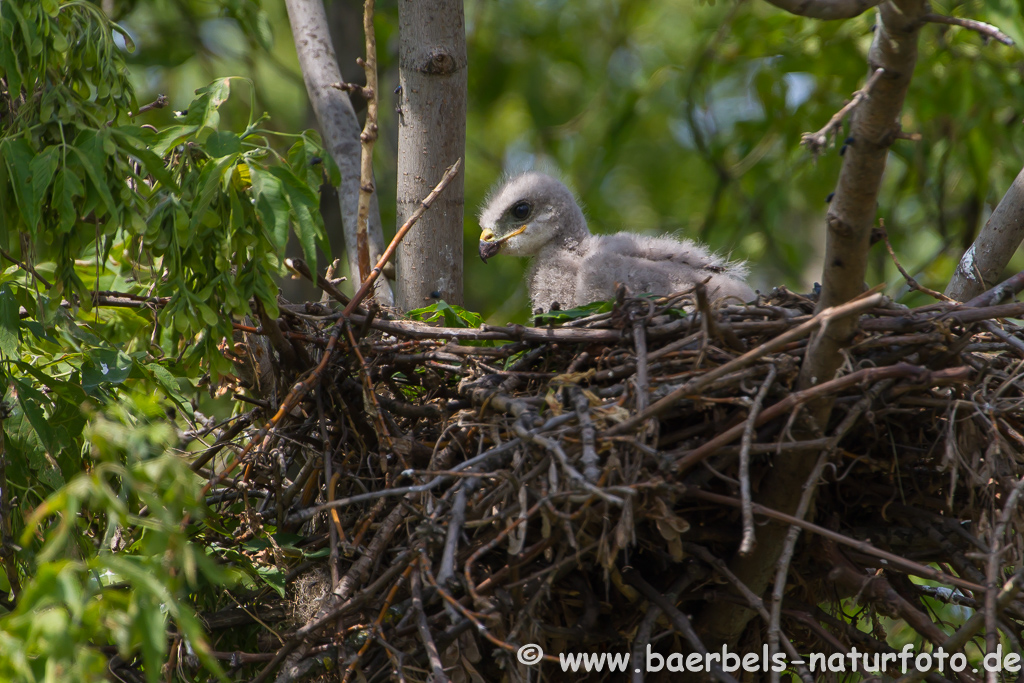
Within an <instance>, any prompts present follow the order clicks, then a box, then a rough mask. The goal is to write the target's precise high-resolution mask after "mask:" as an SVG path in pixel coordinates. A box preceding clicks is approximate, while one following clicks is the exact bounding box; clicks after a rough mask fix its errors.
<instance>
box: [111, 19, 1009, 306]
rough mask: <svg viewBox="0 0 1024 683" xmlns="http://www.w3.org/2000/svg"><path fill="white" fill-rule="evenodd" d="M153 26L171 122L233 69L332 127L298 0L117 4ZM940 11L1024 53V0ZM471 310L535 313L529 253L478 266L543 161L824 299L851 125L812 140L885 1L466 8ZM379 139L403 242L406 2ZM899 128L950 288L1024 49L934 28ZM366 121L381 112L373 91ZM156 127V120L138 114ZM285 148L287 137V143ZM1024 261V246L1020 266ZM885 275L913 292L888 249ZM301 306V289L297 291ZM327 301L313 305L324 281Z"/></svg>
mask: <svg viewBox="0 0 1024 683" xmlns="http://www.w3.org/2000/svg"><path fill="white" fill-rule="evenodd" d="M100 4H102V5H103V7H104V9H106V10H107V12H108V13H109V14H110V15H111V16H112V17H114V18H115V20H117V21H118V22H119V23H121V24H122V26H123V27H124V28H126V29H127V30H128V32H129V33H130V34H131V35H132V37H133V38H134V40H135V42H136V45H137V49H136V50H135V52H134V53H133V54H132V55H130V60H131V64H132V70H133V78H134V79H135V81H136V83H137V87H138V89H139V93H138V96H139V102H140V103H143V102H148V101H150V100H151V99H153V98H155V96H156V94H158V93H164V94H166V95H168V97H169V98H170V101H171V106H170V107H169V108H168V109H164V110H158V111H154V112H151V113H149V114H147V115H146V116H148V117H152V118H151V119H149V122H151V123H157V122H161V123H162V122H166V121H169V120H170V119H171V117H172V116H173V113H172V111H171V110H172V109H183V108H185V107H186V106H187V104H188V102H189V101H190V100H191V99H192V96H193V91H194V90H195V89H196V88H198V87H201V86H203V85H206V84H207V83H209V82H210V81H211V80H213V79H214V78H216V77H222V76H232V75H234V76H243V77H247V78H249V79H251V81H252V82H253V83H254V84H255V94H254V97H255V102H256V108H257V112H256V113H257V114H260V113H262V112H263V111H266V112H267V113H269V114H270V116H271V121H270V122H269V125H268V126H267V127H268V128H272V129H275V130H280V131H285V132H297V131H299V130H302V129H304V128H309V127H315V126H316V123H315V120H314V119H313V117H312V113H311V111H310V109H309V105H308V101H307V98H306V92H305V88H304V86H303V82H302V76H301V74H300V72H299V67H298V63H297V60H296V57H295V49H294V45H293V44H292V38H291V32H290V28H289V24H288V17H287V13H286V11H285V8H284V2H283V0H261V1H255V0H217V1H213V0H211V1H200V0H146V1H145V2H138V1H135V0H102V1H101V3H100ZM326 6H327V9H328V14H329V17H330V21H331V23H332V27H331V31H332V36H333V39H334V43H335V49H336V52H337V54H338V59H339V62H340V64H341V68H342V73H343V75H344V76H345V78H346V80H349V81H353V82H362V81H363V73H362V69H361V68H360V67H358V66H357V65H356V63H355V59H356V57H358V56H361V55H362V54H363V50H364V43H363V36H362V31H361V16H362V3H361V2H356V1H355V0H327V2H326ZM933 9H934V11H936V12H940V13H943V14H954V15H957V16H963V17H970V18H974V19H979V20H982V21H987V22H990V23H993V24H995V25H997V26H998V27H999V28H1001V29H1002V30H1003V31H1004V32H1006V33H1008V34H1009V35H1010V36H1011V37H1013V38H1014V39H1015V40H1016V41H1017V44H1018V46H1020V45H1022V44H1024V0H989V1H987V2H979V1H975V2H965V3H946V2H935V3H933ZM465 11H466V31H467V44H468V53H469V106H468V111H469V115H468V126H467V141H466V166H465V184H466V215H465V231H464V250H465V264H466V274H465V283H466V284H465V306H466V307H467V308H469V309H471V310H475V311H478V312H480V313H482V314H483V315H484V317H485V319H487V320H488V321H489V322H491V323H494V324H502V323H505V322H508V321H515V322H525V321H526V320H527V316H528V313H529V311H528V299H527V295H526V289H525V286H524V285H523V281H522V272H523V269H524V268H525V266H526V263H525V262H524V261H523V260H521V259H515V258H512V257H501V256H499V257H498V258H495V259H492V260H491V261H489V262H488V263H487V264H486V265H484V264H483V263H481V261H480V260H479V258H478V257H477V255H476V254H477V237H478V235H479V227H478V226H477V223H476V213H477V211H478V210H479V207H480V205H481V204H482V203H483V201H484V199H485V197H486V195H487V192H488V190H489V189H490V188H491V187H492V186H493V185H494V184H495V183H496V182H498V181H499V180H500V179H501V178H502V177H503V175H504V174H507V173H514V172H518V171H523V170H526V169H529V168H538V169H540V170H545V171H547V172H550V173H553V174H555V175H559V176H560V177H562V178H563V179H564V180H565V181H566V182H567V184H569V185H570V186H571V187H572V188H573V189H574V190H575V191H576V193H577V194H578V196H579V198H580V200H581V203H582V205H583V206H584V209H585V212H586V214H587V217H588V220H589V223H590V227H591V230H592V231H593V232H614V231H616V230H620V229H628V230H633V231H639V232H644V233H649V234H664V233H668V234H673V235H677V236H680V237H688V238H692V239H698V240H700V241H702V242H705V243H707V244H709V245H710V246H711V247H713V248H714V249H716V250H719V251H723V252H728V253H731V254H732V256H733V257H734V258H737V259H747V260H749V261H751V265H752V271H753V278H752V284H753V285H754V286H755V288H758V289H761V290H762V291H768V290H770V289H771V288H772V287H774V286H778V285H786V286H788V287H790V288H792V289H795V290H797V291H807V290H809V289H810V288H811V287H812V286H813V284H814V282H815V280H816V279H817V278H818V276H819V273H820V269H821V254H822V251H823V246H824V216H825V210H826V207H827V203H826V202H827V197H828V195H829V193H830V192H832V190H833V189H834V186H835V182H836V179H837V177H838V172H839V165H840V161H841V158H840V153H841V150H842V145H843V138H845V137H846V136H845V133H844V134H843V135H842V136H841V137H840V140H839V141H838V144H837V145H836V147H835V148H834V149H831V150H829V151H828V152H826V153H825V154H823V155H821V156H820V157H818V158H814V157H813V156H812V155H811V154H809V153H808V152H807V151H806V150H805V149H803V148H802V147H800V144H799V143H800V137H801V134H802V133H805V132H813V131H816V130H818V129H820V128H821V127H823V126H824V125H825V124H826V123H827V122H828V120H829V118H830V117H831V116H832V114H833V113H835V112H836V111H837V110H838V109H839V108H841V107H842V106H843V104H844V103H845V102H846V101H847V100H848V99H849V97H850V96H851V94H852V93H853V92H854V91H855V90H856V89H858V88H859V87H861V85H863V83H864V80H865V78H866V76H867V66H866V54H867V50H868V47H869V45H870V42H871V38H872V30H873V21H874V12H867V13H865V14H864V15H862V16H861V17H859V18H856V19H851V20H847V21H837V22H821V21H814V20H807V19H800V18H796V17H792V16H790V15H788V14H786V13H785V12H782V11H780V10H777V9H775V8H774V7H772V6H770V5H769V4H767V3H766V2H763V1H762V0H757V1H755V0H740V1H739V2H733V1H730V2H722V1H721V0H719V1H718V2H712V3H708V2H699V1H697V0H572V1H570V0H466V4H465ZM375 24H376V31H377V49H378V59H379V62H380V80H381V88H380V94H381V107H380V112H381V128H382V130H381V139H380V141H379V142H378V143H377V146H376V149H375V168H376V176H377V187H378V192H379V194H380V206H381V213H382V221H383V224H384V226H385V239H390V237H391V235H392V234H393V233H394V229H395V210H394V197H395V177H396V162H395V160H396V153H397V130H396V113H395V96H394V95H393V94H392V91H393V89H394V88H395V86H396V85H397V83H398V10H397V3H396V2H395V0H379V1H378V3H377V8H376V20H375ZM920 46H921V51H920V52H921V54H920V57H919V61H918V66H917V70H916V72H915V77H914V80H913V82H912V85H911V89H910V93H909V96H908V98H907V103H906V106H905V108H904V115H903V120H902V125H903V130H904V131H905V132H907V133H916V134H919V135H920V136H921V139H920V140H919V141H910V140H900V141H897V142H896V143H895V144H894V145H893V147H892V151H891V154H890V160H889V165H888V169H887V171H886V176H885V180H884V186H883V190H882V194H881V196H880V202H879V203H880V206H879V216H880V217H881V218H883V219H884V221H885V225H886V227H887V228H888V230H889V234H890V236H891V239H892V241H893V245H894V247H895V249H896V252H897V254H898V256H899V258H900V260H901V261H902V263H903V265H904V266H905V267H906V269H907V270H908V271H909V272H910V274H911V275H914V276H915V277H917V278H918V280H919V281H920V282H921V283H922V284H924V285H926V286H929V287H932V288H935V289H938V290H942V289H943V288H944V286H945V283H946V281H947V280H948V279H949V277H950V275H951V274H952V272H953V269H954V267H955V265H956V263H957V261H958V260H959V258H960V255H961V254H962V253H963V251H964V249H965V248H966V246H968V245H970V243H971V242H972V241H973V238H974V235H975V234H976V233H977V231H978V230H979V229H980V227H981V226H982V225H983V224H984V222H985V220H986V218H987V216H988V214H989V213H990V212H991V210H992V208H994V206H995V205H996V203H998V201H999V199H1000V198H1001V197H1002V194H1003V192H1005V190H1006V188H1007V187H1008V186H1009V184H1010V183H1011V181H1012V180H1013V178H1014V177H1015V176H1016V174H1017V173H1018V172H1019V171H1020V169H1021V166H1022V165H1024V133H1022V128H1024V123H1022V119H1024V83H1022V79H1024V60H1022V54H1021V51H1020V48H1019V47H1005V46H1003V45H999V44H996V43H991V44H985V43H984V42H983V40H982V38H981V37H980V36H978V35H977V34H975V33H972V32H969V31H965V30H963V29H960V28H954V27H948V26H937V25H929V26H926V27H925V28H924V29H923V31H922V33H921V41H920ZM247 88H248V86H246V85H244V84H242V83H240V82H238V81H236V82H235V83H234V86H233V95H232V99H231V100H230V101H229V102H228V104H227V105H226V106H225V107H224V108H222V110H221V111H222V127H224V126H226V127H229V128H231V129H234V130H241V129H242V128H244V126H245V123H246V121H247V120H248V118H249V106H250V99H249V93H248V92H246V90H247ZM354 104H355V106H356V110H357V113H358V114H359V115H360V117H362V115H363V113H364V110H365V104H364V103H361V102H358V101H357V102H355V103H354ZM140 122H146V121H145V120H141V119H140ZM280 143H281V146H282V148H284V147H285V146H286V145H287V144H288V140H287V139H285V138H282V139H281V140H280ZM323 197H324V199H323V202H322V205H323V210H324V214H325V219H326V221H327V226H328V232H329V234H331V236H332V245H333V248H334V251H335V253H334V256H335V257H337V256H339V255H340V254H341V251H342V248H343V246H342V241H341V237H340V235H341V227H340V219H339V216H338V211H337V200H336V196H335V195H334V194H333V193H332V192H331V191H330V189H329V188H325V192H324V195H323ZM1021 269H1024V258H1021V257H1020V256H1019V255H1018V256H1017V257H1015V258H1014V260H1013V261H1011V263H1010V266H1009V270H1010V271H1012V272H1016V271H1018V270H1021ZM868 280H869V282H870V283H871V284H875V283H878V282H883V281H884V282H887V283H888V284H889V288H888V290H887V291H888V293H889V294H890V295H893V296H896V297H897V298H899V299H900V300H902V301H903V302H904V303H908V304H911V305H913V304H915V303H923V301H922V299H921V298H920V297H921V295H919V294H911V295H907V293H906V287H905V286H903V280H902V277H901V276H900V275H899V273H898V271H897V270H896V268H895V267H894V266H893V264H892V263H891V260H890V258H889V256H888V254H887V253H886V251H885V248H884V245H876V246H875V247H874V249H873V251H872V261H871V267H870V270H869V274H868ZM286 295H289V296H290V297H291V298H299V297H300V296H302V292H298V291H296V290H294V289H293V290H289V292H288V294H286ZM308 296H311V297H312V296H314V294H313V293H312V292H309V293H308Z"/></svg>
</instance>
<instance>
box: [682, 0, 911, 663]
mask: <svg viewBox="0 0 1024 683" xmlns="http://www.w3.org/2000/svg"><path fill="white" fill-rule="evenodd" d="M773 4H778V5H780V6H782V5H784V4H785V5H789V7H786V8H787V9H789V10H790V11H793V12H794V13H798V14H802V15H806V16H819V15H822V14H824V15H826V16H831V14H829V12H832V11H833V9H834V7H835V5H834V4H833V3H827V2H823V1H821V0H813V1H809V0H805V1H803V2H786V3H782V2H781V1H779V0H773ZM840 4H843V3H840ZM846 4H847V5H849V6H850V7H851V8H852V11H856V10H858V8H859V7H860V6H862V3H858V2H851V3H846ZM798 10H802V11H798ZM878 10H879V12H878V14H879V21H878V23H877V29H876V31H875V37H874V41H873V42H872V45H871V50H870V52H869V53H868V66H869V67H870V70H869V71H868V73H869V74H872V73H874V72H876V71H877V70H878V69H884V72H883V73H882V74H880V75H879V78H878V79H877V81H876V82H875V83H874V85H873V87H872V89H871V92H870V96H869V97H867V98H866V99H864V100H863V101H862V102H861V103H860V104H859V105H858V106H857V108H856V109H855V110H854V113H853V118H852V121H851V124H850V135H851V137H853V142H852V143H851V144H850V145H849V148H848V150H847V152H846V154H845V155H844V158H843V167H842V170H841V171H840V175H839V182H838V185H837V186H836V192H835V196H834V198H833V200H832V202H831V204H830V206H829V210H828V217H827V228H828V231H827V241H826V247H825V265H824V270H823V273H822V292H821V298H820V300H819V302H818V310H819V311H820V310H823V309H825V308H829V307H832V306H837V305H839V304H842V303H845V302H846V301H849V300H850V299H852V298H854V297H856V296H858V295H859V294H861V293H862V292H863V291H864V277H865V274H866V272H867V257H868V249H869V247H870V236H871V229H872V227H873V226H874V224H875V220H876V217H877V212H878V208H877V205H878V191H879V187H880V185H881V181H882V173H883V171H884V170H885V161H886V156H887V155H888V151H889V146H890V145H891V144H892V143H893V142H894V141H895V140H896V139H897V136H898V134H899V133H900V126H899V117H900V112H901V110H902V108H903V100H904V98H905V96H906V92H907V87H908V85H909V84H910V79H911V76H912V75H913V71H914V65H915V63H916V61H917V37H918V33H919V31H920V28H921V25H922V24H923V21H922V17H923V15H924V14H925V13H926V12H927V11H928V10H927V4H926V3H925V2H924V1H923V0H891V1H890V2H884V3H882V4H880V5H879V6H878ZM856 324H857V318H856V316H850V317H848V318H845V319H840V320H835V321H830V323H829V324H828V325H826V326H824V327H823V328H822V329H820V330H819V332H818V333H817V334H815V335H814V337H812V339H811V343H810V344H809V346H808V349H807V353H806V355H805V356H804V361H803V364H802V366H801V371H800V379H799V385H800V387H801V388H806V387H809V386H813V385H815V384H819V383H821V382H827V381H828V380H831V379H832V378H833V377H834V376H835V373H836V371H837V370H838V369H839V367H840V365H841V363H842V360H843V356H842V350H843V349H844V348H845V347H846V346H847V345H848V344H849V342H850V338H851V336H852V333H853V330H854V328H855V326H856ZM831 408H832V404H831V402H827V401H823V402H821V403H820V404H816V405H814V406H812V407H809V408H808V412H809V413H810V414H811V415H812V416H813V417H814V418H815V420H816V421H817V423H818V425H819V426H820V427H821V428H824V427H825V424H826V423H827V420H828V417H829V413H830V412H831ZM817 456H818V454H817V453H814V452H811V453H783V454H782V455H780V456H779V457H777V458H776V459H775V466H774V467H773V468H772V470H771V472H770V473H769V474H768V477H767V478H766V479H765V482H764V483H763V484H762V486H761V491H762V494H761V495H760V497H759V501H758V502H760V503H761V504H763V505H765V506H767V507H769V508H772V509H776V510H781V511H783V512H786V513H792V512H793V511H794V510H795V509H796V507H797V504H798V502H799V500H800V496H801V493H802V492H803V486H804V483H805V482H806V480H807V477H808V475H809V474H810V472H811V470H812V469H813V468H814V464H815V461H816V459H817ZM786 533H787V528H786V527H785V526H783V525H781V524H769V525H766V526H764V527H762V528H761V529H760V530H758V532H757V547H756V549H755V550H754V552H753V553H751V554H749V555H747V556H745V557H742V556H738V555H737V557H735V558H734V559H733V561H732V563H731V564H730V569H732V571H733V572H734V573H735V574H736V575H737V576H738V577H739V579H740V580H741V581H742V582H743V583H745V584H746V585H747V586H748V587H749V588H750V589H751V590H752V591H753V592H754V593H755V594H757V595H761V594H762V593H763V592H764V591H765V589H766V588H767V587H768V584H769V582H770V581H771V578H772V576H773V574H774V571H775V566H776V562H777V561H778V559H779V555H780V553H781V551H782V548H783V543H784V540H785V536H786ZM753 615H754V612H753V611H751V610H748V609H743V608H739V607H733V608H730V609H722V608H721V606H717V605H716V606H712V607H709V608H707V609H706V610H704V612H703V613H702V614H701V615H700V617H699V619H698V621H697V626H698V628H699V630H700V632H701V635H702V638H703V639H704V642H705V644H706V645H707V646H708V648H709V650H714V649H715V648H716V647H721V645H722V644H728V645H729V646H730V647H732V646H735V644H736V642H737V641H738V639H739V637H740V635H741V634H742V633H743V630H744V629H745V628H746V625H747V622H748V621H749V620H750V618H751V617H752V616H753Z"/></svg>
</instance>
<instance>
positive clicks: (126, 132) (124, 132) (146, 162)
mask: <svg viewBox="0 0 1024 683" xmlns="http://www.w3.org/2000/svg"><path fill="white" fill-rule="evenodd" d="M174 128H181V126H174ZM136 130H139V131H141V129H138V128H135V127H129V126H122V127H119V128H113V129H111V132H112V133H113V134H114V137H116V138H118V140H120V142H121V144H122V145H123V146H124V148H125V150H126V151H127V152H128V153H129V154H131V155H132V156H134V157H136V158H137V159H138V160H139V161H141V162H142V165H143V166H144V167H145V169H146V172H147V173H149V174H150V175H151V176H153V177H154V178H156V179H157V180H158V181H159V182H160V184H161V185H163V186H164V187H166V188H168V189H171V190H177V189H178V184H177V183H175V182H174V178H173V177H172V176H171V173H170V171H168V170H167V167H166V166H164V160H163V156H162V155H158V154H157V153H156V152H154V151H153V150H151V149H148V148H147V147H146V145H145V143H144V142H143V141H142V139H140V138H139V137H138V135H136V134H135V131H136Z"/></svg>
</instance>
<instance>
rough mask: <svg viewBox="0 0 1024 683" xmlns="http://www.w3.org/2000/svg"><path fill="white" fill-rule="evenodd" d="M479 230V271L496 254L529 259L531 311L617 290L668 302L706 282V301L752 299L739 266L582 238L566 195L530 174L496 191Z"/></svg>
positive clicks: (663, 248) (668, 243)
mask: <svg viewBox="0 0 1024 683" xmlns="http://www.w3.org/2000/svg"><path fill="white" fill-rule="evenodd" d="M480 226H481V227H482V228H483V232H482V233H481V234H480V258H481V259H483V260H484V262H485V263H486V261H487V259H488V258H490V257H491V256H494V255H495V254H496V253H498V251H499V250H500V251H502V252H504V253H506V254H509V255H511V256H530V257H533V261H532V262H531V264H530V267H529V270H528V271H527V275H526V277H527V286H528V287H529V290H530V301H531V303H532V305H533V309H534V310H537V309H540V310H543V311H548V310H551V309H552V308H553V307H554V308H562V309H567V308H573V307H576V306H582V305H585V304H588V303H591V302H594V301H607V300H609V299H613V298H615V288H616V285H617V283H622V284H624V285H626V287H627V289H628V291H629V293H630V294H632V295H637V294H642V293H654V294H672V293H675V292H679V291H682V290H684V289H688V288H690V287H693V286H694V285H696V284H697V283H698V282H705V281H706V286H707V288H708V296H709V297H710V298H711V300H712V301H713V300H715V299H720V298H725V297H733V298H735V299H738V300H740V301H743V302H747V301H751V300H753V299H754V292H753V290H751V289H750V287H749V286H748V285H747V283H746V282H745V281H744V278H746V275H747V267H746V265H745V264H744V263H742V262H731V261H728V260H727V259H725V258H722V257H721V256H719V255H717V254H715V253H713V252H711V251H709V250H708V249H706V248H704V247H702V246H701V245H699V244H697V243H696V242H692V241H690V240H678V239H674V238H671V237H647V236H644V235H637V234H634V233H630V232H620V233H616V234H614V235H592V234H590V231H589V230H588V229H587V221H586V219H585V218H584V217H583V212H582V211H581V210H580V207H579V205H577V204H576V199H575V197H573V194H572V192H570V191H569V189H568V188H567V187H566V186H565V185H563V184H562V183H560V182H559V181H557V180H555V179H554V178H552V177H551V176H548V175H545V174H543V173H538V172H536V171H531V172H528V173H524V174H522V175H519V176H516V177H514V178H511V179H510V180H508V181H507V182H505V183H504V184H503V185H501V186H500V187H499V189H498V190H497V191H496V192H494V193H493V194H492V195H491V197H490V199H489V200H488V201H487V204H486V206H485V207H484V209H483V211H482V212H481V213H480ZM709 278H710V279H709Z"/></svg>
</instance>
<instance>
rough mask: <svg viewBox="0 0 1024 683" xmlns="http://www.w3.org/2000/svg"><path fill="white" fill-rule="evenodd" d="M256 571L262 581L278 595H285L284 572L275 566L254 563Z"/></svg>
mask: <svg viewBox="0 0 1024 683" xmlns="http://www.w3.org/2000/svg"><path fill="white" fill-rule="evenodd" d="M255 569H256V573H257V574H259V577H260V578H261V579H263V581H264V582H266V584H267V585H268V586H270V587H271V588H273V589H274V590H275V591H277V594H278V595H280V596H281V597H282V598H283V597H284V596H285V585H284V578H285V574H284V572H283V571H281V570H280V569H278V568H277V567H268V566H267V565H259V564H258V565H256V566H255Z"/></svg>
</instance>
